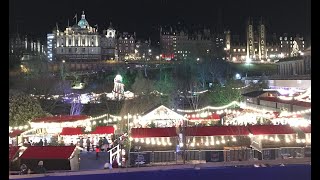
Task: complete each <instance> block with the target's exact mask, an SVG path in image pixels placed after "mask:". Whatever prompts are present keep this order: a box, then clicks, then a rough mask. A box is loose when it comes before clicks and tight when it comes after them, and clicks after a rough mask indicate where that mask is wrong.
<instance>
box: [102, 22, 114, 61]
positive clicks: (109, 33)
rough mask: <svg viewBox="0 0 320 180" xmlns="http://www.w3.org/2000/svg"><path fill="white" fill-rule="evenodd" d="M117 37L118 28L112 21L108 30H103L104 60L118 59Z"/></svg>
mask: <svg viewBox="0 0 320 180" xmlns="http://www.w3.org/2000/svg"><path fill="white" fill-rule="evenodd" d="M116 46H117V39H116V30H115V29H114V28H113V26H112V23H110V25H109V27H108V29H107V30H104V31H103V35H102V37H101V55H102V60H117V59H118V51H117V48H116Z"/></svg>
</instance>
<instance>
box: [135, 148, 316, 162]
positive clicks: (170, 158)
mask: <svg viewBox="0 0 320 180" xmlns="http://www.w3.org/2000/svg"><path fill="white" fill-rule="evenodd" d="M183 153H184V152H183V151H179V152H176V151H141V152H130V157H131V162H130V164H131V166H143V165H159V164H182V163H183V158H184V154H183ZM185 153H186V154H185V158H186V159H185V161H186V163H192V162H195V163H201V162H235V161H251V160H277V159H287V158H304V157H311V147H281V148H265V149H262V150H261V152H258V151H257V150H255V149H251V148H245V149H234V150H233V149H231V150H186V151H185Z"/></svg>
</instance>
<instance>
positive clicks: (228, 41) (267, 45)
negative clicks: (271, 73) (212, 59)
mask: <svg viewBox="0 0 320 180" xmlns="http://www.w3.org/2000/svg"><path fill="white" fill-rule="evenodd" d="M266 29H267V28H266V25H265V23H264V21H263V20H262V19H260V20H259V21H258V23H255V20H254V19H253V18H249V19H248V21H247V25H246V41H245V44H244V43H242V42H240V41H239V40H237V39H236V38H234V37H235V36H234V35H233V36H232V35H231V32H230V31H225V41H224V44H225V47H224V50H225V52H226V59H227V60H229V61H233V62H245V61H246V59H247V58H250V59H252V60H253V61H252V62H254V63H256V62H269V61H271V60H276V59H280V58H284V57H291V56H292V54H291V52H292V48H293V46H294V43H295V42H296V44H297V45H298V47H299V50H300V51H303V50H304V48H305V47H304V44H305V42H304V39H303V37H300V36H299V35H297V36H296V37H292V36H290V37H289V36H288V34H286V33H285V34H284V35H283V36H281V37H278V38H277V36H276V35H275V34H273V35H272V36H270V37H268V36H267V35H268V33H267V30H266Z"/></svg>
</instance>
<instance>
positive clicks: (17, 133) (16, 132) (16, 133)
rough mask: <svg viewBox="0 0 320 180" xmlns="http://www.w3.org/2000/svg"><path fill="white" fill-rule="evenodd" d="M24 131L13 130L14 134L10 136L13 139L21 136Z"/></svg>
mask: <svg viewBox="0 0 320 180" xmlns="http://www.w3.org/2000/svg"><path fill="white" fill-rule="evenodd" d="M23 132H24V131H23V130H13V131H12V132H9V136H10V137H11V138H13V137H16V136H19V135H20V134H21V133H23Z"/></svg>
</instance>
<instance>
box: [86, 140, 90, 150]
mask: <svg viewBox="0 0 320 180" xmlns="http://www.w3.org/2000/svg"><path fill="white" fill-rule="evenodd" d="M86 143H87V144H86V145H87V152H90V137H88V138H87V141H86Z"/></svg>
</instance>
